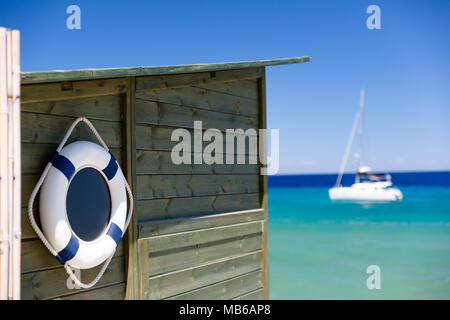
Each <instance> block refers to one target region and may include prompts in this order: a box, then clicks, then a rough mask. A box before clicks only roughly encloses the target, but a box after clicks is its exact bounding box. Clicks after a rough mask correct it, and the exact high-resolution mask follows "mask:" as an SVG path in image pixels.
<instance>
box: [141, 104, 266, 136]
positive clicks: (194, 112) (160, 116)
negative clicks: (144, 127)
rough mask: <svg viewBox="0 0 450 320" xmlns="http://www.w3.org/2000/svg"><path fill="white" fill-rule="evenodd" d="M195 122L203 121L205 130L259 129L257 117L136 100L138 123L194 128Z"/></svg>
mask: <svg viewBox="0 0 450 320" xmlns="http://www.w3.org/2000/svg"><path fill="white" fill-rule="evenodd" d="M194 121H202V126H203V128H215V129H218V130H223V131H225V130H226V129H235V128H241V129H243V130H247V129H254V130H256V131H257V129H258V118H256V117H246V116H241V115H237V114H230V113H223V112H218V111H211V110H205V109H198V108H194V107H186V106H181V105H176V104H169V103H164V102H155V101H148V100H143V99H136V122H137V123H142V124H154V125H165V126H172V127H183V128H194Z"/></svg>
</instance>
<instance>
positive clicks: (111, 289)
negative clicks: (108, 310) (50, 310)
mask: <svg viewBox="0 0 450 320" xmlns="http://www.w3.org/2000/svg"><path fill="white" fill-rule="evenodd" d="M125 287H126V284H125V283H119V284H113V285H110V286H106V287H101V288H98V289H93V290H88V291H83V292H81V293H75V294H70V295H67V296H62V297H59V298H56V299H55V300H123V299H124V297H125Z"/></svg>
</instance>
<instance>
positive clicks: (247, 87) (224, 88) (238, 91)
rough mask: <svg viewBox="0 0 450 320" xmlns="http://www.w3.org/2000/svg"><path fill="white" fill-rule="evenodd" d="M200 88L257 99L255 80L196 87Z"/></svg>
mask: <svg viewBox="0 0 450 320" xmlns="http://www.w3.org/2000/svg"><path fill="white" fill-rule="evenodd" d="M198 87H200V88H204V89H208V90H213V91H218V92H223V93H227V94H230V95H233V96H237V97H244V98H249V99H255V100H256V99H258V84H257V81H256V80H254V79H253V80H241V81H227V82H221V83H208V84H200V85H198Z"/></svg>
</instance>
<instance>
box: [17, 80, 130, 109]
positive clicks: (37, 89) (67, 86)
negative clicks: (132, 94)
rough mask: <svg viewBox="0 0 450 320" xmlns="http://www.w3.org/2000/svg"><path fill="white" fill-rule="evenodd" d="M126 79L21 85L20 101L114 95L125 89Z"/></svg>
mask: <svg viewBox="0 0 450 320" xmlns="http://www.w3.org/2000/svg"><path fill="white" fill-rule="evenodd" d="M126 88H127V86H126V79H125V78H116V79H101V80H99V79H96V80H85V81H66V82H52V83H45V84H33V85H22V86H21V103H22V104H25V103H34V102H41V101H56V100H66V99H79V98H87V97H96V96H105V95H116V94H120V93H124V92H125V91H126Z"/></svg>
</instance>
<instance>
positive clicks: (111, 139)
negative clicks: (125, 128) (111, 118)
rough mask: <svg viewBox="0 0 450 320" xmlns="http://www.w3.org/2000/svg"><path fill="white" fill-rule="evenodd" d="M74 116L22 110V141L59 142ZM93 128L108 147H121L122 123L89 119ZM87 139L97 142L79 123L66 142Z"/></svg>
mask: <svg viewBox="0 0 450 320" xmlns="http://www.w3.org/2000/svg"><path fill="white" fill-rule="evenodd" d="M74 120H75V118H73V117H61V116H53V115H45V114H38V113H27V112H22V117H21V122H22V142H26V143H54V144H59V143H60V142H61V140H62V139H63V138H64V135H65V134H66V132H67V130H68V129H69V127H70V126H71V125H72V123H73V121H74ZM91 122H92V124H93V125H94V127H95V129H96V130H97V131H98V133H99V134H100V136H101V137H102V139H103V140H104V141H105V143H106V144H107V145H108V147H109V148H120V147H122V144H123V143H122V125H121V123H120V122H107V121H98V120H91ZM78 140H87V141H92V142H94V143H97V144H99V142H98V140H97V138H96V137H95V135H94V134H93V133H92V131H91V130H90V129H89V127H88V126H87V125H85V124H84V123H80V124H79V125H77V126H76V127H75V129H74V130H73V132H72V134H71V136H70V138H69V140H68V141H67V144H69V143H71V142H73V141H78Z"/></svg>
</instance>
